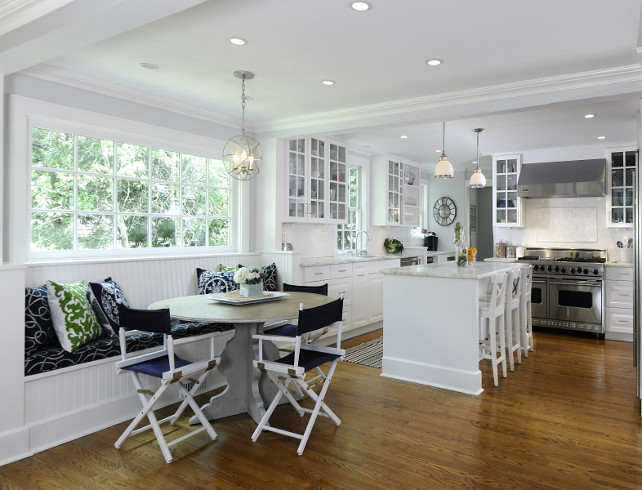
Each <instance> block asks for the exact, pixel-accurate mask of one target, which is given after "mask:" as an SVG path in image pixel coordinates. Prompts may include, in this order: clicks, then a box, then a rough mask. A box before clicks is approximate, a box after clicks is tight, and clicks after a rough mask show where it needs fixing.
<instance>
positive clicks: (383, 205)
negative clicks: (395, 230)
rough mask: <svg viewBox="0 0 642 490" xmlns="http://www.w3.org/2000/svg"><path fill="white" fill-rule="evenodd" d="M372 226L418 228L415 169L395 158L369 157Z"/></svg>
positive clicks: (416, 177)
mask: <svg viewBox="0 0 642 490" xmlns="http://www.w3.org/2000/svg"><path fill="white" fill-rule="evenodd" d="M371 162H372V165H371V174H372V177H371V180H372V196H373V201H372V202H373V206H372V224H373V225H378V226H391V225H401V226H419V195H420V192H419V168H418V167H415V166H413V165H410V164H407V163H404V162H402V161H400V160H398V159H396V158H392V157H387V156H377V157H373V158H372V161H371Z"/></svg>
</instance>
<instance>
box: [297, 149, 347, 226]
mask: <svg viewBox="0 0 642 490" xmlns="http://www.w3.org/2000/svg"><path fill="white" fill-rule="evenodd" d="M286 144H287V150H286V161H287V168H286V172H287V184H286V185H287V203H286V218H285V221H287V222H306V223H344V222H345V221H346V219H347V214H346V209H347V205H346V199H347V192H346V185H347V184H346V162H345V157H346V150H345V148H344V147H342V146H339V145H335V144H332V145H330V144H328V142H327V141H325V140H323V139H318V138H306V139H296V140H290V141H287V142H286Z"/></svg>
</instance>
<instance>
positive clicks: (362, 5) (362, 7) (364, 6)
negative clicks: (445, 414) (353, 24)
mask: <svg viewBox="0 0 642 490" xmlns="http://www.w3.org/2000/svg"><path fill="white" fill-rule="evenodd" d="M351 6H352V10H356V11H357V12H365V11H366V10H370V9H371V6H370V4H369V3H368V2H352V5H351Z"/></svg>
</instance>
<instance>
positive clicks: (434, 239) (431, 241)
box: [424, 231, 439, 252]
mask: <svg viewBox="0 0 642 490" xmlns="http://www.w3.org/2000/svg"><path fill="white" fill-rule="evenodd" d="M438 242H439V237H438V236H437V235H435V232H434V231H429V232H428V236H426V237H425V238H424V247H426V248H427V249H428V250H429V251H430V252H434V251H436V250H437V244H438Z"/></svg>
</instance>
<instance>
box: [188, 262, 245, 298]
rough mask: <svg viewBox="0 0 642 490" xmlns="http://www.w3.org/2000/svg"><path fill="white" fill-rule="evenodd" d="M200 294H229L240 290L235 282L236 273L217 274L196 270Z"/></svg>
mask: <svg viewBox="0 0 642 490" xmlns="http://www.w3.org/2000/svg"><path fill="white" fill-rule="evenodd" d="M196 278H197V280H198V283H197V284H198V294H211V293H227V292H228V291H234V290H236V289H238V288H239V285H238V284H236V283H235V282H234V271H227V272H215V271H208V270H205V269H199V268H197V269H196Z"/></svg>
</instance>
